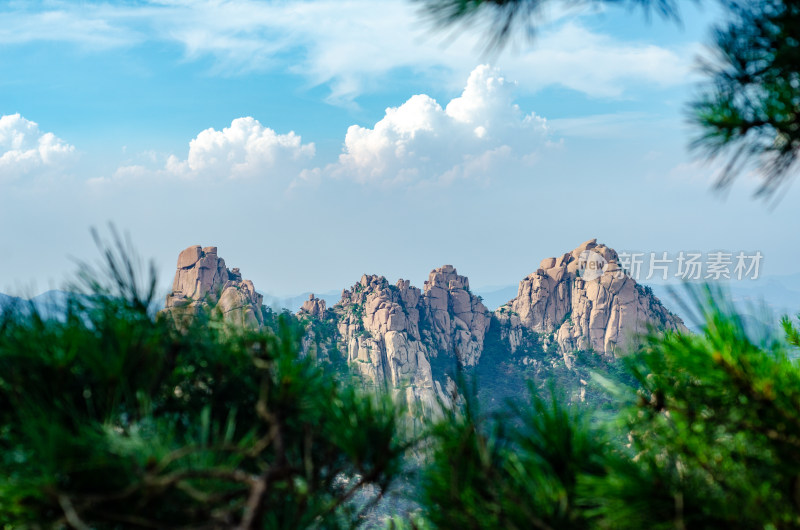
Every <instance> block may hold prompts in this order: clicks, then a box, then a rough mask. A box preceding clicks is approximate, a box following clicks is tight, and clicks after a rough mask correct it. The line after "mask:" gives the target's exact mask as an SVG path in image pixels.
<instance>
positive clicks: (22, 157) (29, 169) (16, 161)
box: [0, 114, 75, 179]
mask: <svg viewBox="0 0 800 530" xmlns="http://www.w3.org/2000/svg"><path fill="white" fill-rule="evenodd" d="M74 155H75V147H74V146H72V145H69V144H68V143H66V142H64V141H63V140H61V139H60V138H57V137H56V136H55V135H54V134H53V133H50V132H47V133H43V132H41V131H40V130H39V125H38V124H36V123H35V122H32V121H30V120H26V119H25V118H23V117H22V116H20V115H19V114H9V115H6V116H0V179H14V178H19V177H22V176H26V175H38V174H41V173H47V172H51V171H54V170H57V169H61V168H62V167H63V165H64V164H66V163H68V162H69V161H71V159H72V158H73V157H74Z"/></svg>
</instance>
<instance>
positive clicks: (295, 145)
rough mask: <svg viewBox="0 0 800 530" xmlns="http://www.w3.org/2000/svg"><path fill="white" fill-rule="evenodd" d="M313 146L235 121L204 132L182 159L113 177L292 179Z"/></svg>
mask: <svg viewBox="0 0 800 530" xmlns="http://www.w3.org/2000/svg"><path fill="white" fill-rule="evenodd" d="M314 151H315V148H314V144H313V143H307V144H304V143H303V142H302V138H301V137H300V136H299V135H297V134H295V133H294V132H289V133H288V134H278V133H276V132H275V131H274V130H272V129H270V128H269V127H265V126H263V125H262V124H261V123H260V122H259V121H258V120H256V119H255V118H252V117H244V118H236V119H235V120H233V121H232V122H231V125H230V127H225V128H224V129H222V130H221V131H218V130H216V129H213V128H209V129H206V130H205V131H202V132H201V133H200V134H198V135H197V137H195V138H194V139H192V140H191V141H190V142H189V154H188V156H187V157H186V159H180V158H178V157H177V156H175V155H170V156H169V157H168V158H167V161H166V163H165V165H164V167H163V168H160V169H157V170H150V169H148V168H146V167H144V166H125V167H121V168H119V169H118V170H117V172H116V174H115V177H117V178H124V177H135V176H144V175H150V174H157V175H161V176H171V177H181V178H188V179H194V178H206V179H227V178H253V177H265V178H269V177H274V176H276V175H278V176H279V177H281V178H286V177H288V178H289V179H291V178H293V177H294V176H295V175H297V173H298V172H299V171H300V169H301V168H303V167H305V166H306V165H307V163H308V161H309V160H311V159H312V158H313V157H314Z"/></svg>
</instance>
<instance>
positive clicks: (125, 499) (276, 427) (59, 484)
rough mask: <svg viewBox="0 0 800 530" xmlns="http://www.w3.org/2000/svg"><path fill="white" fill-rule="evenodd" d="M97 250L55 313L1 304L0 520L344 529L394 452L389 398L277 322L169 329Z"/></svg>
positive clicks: (117, 257)
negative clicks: (350, 377)
mask: <svg viewBox="0 0 800 530" xmlns="http://www.w3.org/2000/svg"><path fill="white" fill-rule="evenodd" d="M118 241H119V240H118ZM107 248H108V249H109V250H107V251H106V253H105V258H106V264H105V265H104V266H103V267H101V268H99V269H97V268H92V267H85V268H84V269H83V273H82V274H81V277H80V278H81V284H82V286H83V287H85V288H86V291H85V292H84V294H83V295H81V296H75V297H73V298H71V299H70V300H69V301H68V302H67V305H66V307H65V308H64V311H63V314H62V316H61V318H50V319H45V318H42V316H41V315H40V314H39V313H38V312H37V310H36V309H35V308H34V307H15V308H11V309H9V310H7V311H6V312H5V313H4V314H3V316H2V320H1V321H0V523H2V524H4V525H5V526H6V527H8V528H42V527H54V528H65V527H71V528H80V529H86V528H234V527H236V528H243V529H245V528H305V527H318V528H335V527H343V528H349V527H352V526H354V525H355V524H357V522H358V520H359V516H360V512H361V511H362V509H365V508H368V507H369V503H370V502H372V501H374V500H376V499H377V498H378V496H379V495H380V493H381V492H382V491H383V490H384V489H385V488H386V487H387V486H388V485H389V484H390V483H391V481H392V480H393V479H394V477H396V476H397V473H398V470H399V465H400V463H401V456H402V455H403V453H404V451H405V448H404V447H403V446H401V445H399V444H400V443H402V442H401V441H402V440H403V437H402V436H401V434H400V432H399V427H400V424H399V423H398V418H399V417H400V415H399V414H398V411H396V410H395V407H394V405H393V404H392V402H391V400H390V399H389V398H388V397H386V398H381V397H377V396H364V395H362V394H361V393H360V392H358V391H357V390H356V389H354V388H351V387H349V386H347V385H344V384H341V383H340V382H339V381H338V380H337V379H336V378H334V377H330V376H329V375H328V374H326V373H325V372H324V371H323V370H322V369H321V368H320V367H318V366H316V364H315V363H314V362H313V361H312V360H311V359H308V358H301V357H300V356H299V355H298V349H297V348H298V344H299V336H300V335H299V333H300V332H299V330H298V329H296V326H293V325H292V323H291V322H290V321H289V320H287V319H286V318H285V317H283V316H278V317H274V318H273V320H272V322H271V329H268V330H265V331H263V332H255V331H244V330H240V329H233V328H227V327H226V326H225V325H224V324H223V323H222V321H221V320H219V319H215V318H210V319H203V318H198V319H196V320H195V321H194V323H193V324H192V325H191V327H189V328H188V329H184V330H182V331H179V330H177V329H175V327H174V325H173V323H172V322H171V320H170V319H168V318H163V317H158V316H156V315H155V314H154V311H153V310H152V308H153V307H154V300H153V298H152V297H153V293H154V292H155V289H154V288H153V287H154V285H155V282H154V280H153V279H152V277H150V278H148V279H147V280H148V281H144V282H143V281H141V275H140V274H139V273H138V268H137V267H134V266H132V265H131V264H132V263H133V261H132V260H131V259H130V258H129V257H128V256H129V254H128V253H127V251H126V250H125V249H124V248H123V246H119V245H118V246H117V247H116V248H115V247H113V246H111V247H107ZM367 486H371V488H370V489H367ZM364 491H366V492H367V493H370V494H369V495H366V496H365V495H364V494H362V493H363V492H364ZM356 494H361V495H360V498H361V499H362V501H363V502H362V506H359V505H357V503H354V502H352V499H353V497H354V495H356Z"/></svg>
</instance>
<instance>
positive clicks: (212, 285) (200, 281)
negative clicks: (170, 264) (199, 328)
mask: <svg viewBox="0 0 800 530" xmlns="http://www.w3.org/2000/svg"><path fill="white" fill-rule="evenodd" d="M262 302H263V297H262V296H261V295H260V294H258V293H257V292H256V289H255V287H254V286H253V282H251V281H250V280H243V279H242V275H241V273H240V272H239V269H233V270H229V269H228V268H227V267H226V266H225V260H223V259H222V258H220V257H218V256H217V247H205V248H201V247H200V245H194V246H191V247H189V248H187V249H185V250H184V251H183V252H181V253H180V255H179V256H178V269H177V271H176V272H175V280H174V281H173V283H172V292H171V293H170V294H168V295H167V301H166V304H165V307H164V311H165V312H167V313H168V314H170V315H171V316H172V317H173V318H175V319H185V318H191V317H193V316H195V315H197V314H198V313H200V312H201V311H212V310H217V311H220V312H221V313H222V315H223V318H225V319H226V320H228V321H231V322H233V323H236V324H240V325H244V326H249V327H253V328H257V327H260V326H261V325H262V324H263V323H264V317H263V314H262V312H261V305H262Z"/></svg>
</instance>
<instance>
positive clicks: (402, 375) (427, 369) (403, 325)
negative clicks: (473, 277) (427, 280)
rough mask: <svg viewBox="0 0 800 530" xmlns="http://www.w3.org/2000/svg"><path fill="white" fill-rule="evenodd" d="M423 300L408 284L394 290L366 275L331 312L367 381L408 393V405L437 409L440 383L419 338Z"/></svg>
mask: <svg viewBox="0 0 800 530" xmlns="http://www.w3.org/2000/svg"><path fill="white" fill-rule="evenodd" d="M420 295H421V293H420V290H419V289H417V288H416V287H413V286H411V284H410V282H409V281H407V280H402V279H401V280H398V281H397V284H395V285H392V284H390V283H389V282H388V281H387V280H386V278H384V277H383V276H373V275H366V274H365V275H364V276H362V277H361V280H360V281H359V282H358V283H357V284H355V285H353V287H351V288H350V289H345V290H344V291H342V299H341V301H339V303H337V304H336V305H335V306H334V307H333V308H332V311H333V313H334V315H335V316H334V318H335V319H336V324H337V329H338V334H339V343H340V347H341V350H342V351H343V352H344V353H345V356H346V358H347V360H348V362H349V363H350V366H351V367H353V368H354V369H355V370H356V371H357V372H358V373H359V374H361V376H362V378H363V379H364V380H365V381H367V382H369V383H371V384H372V385H375V386H377V387H387V388H390V389H394V390H395V391H396V392H402V393H404V394H405V399H406V401H407V402H408V403H409V405H413V404H414V403H417V402H419V403H421V404H422V406H423V407H426V408H432V407H434V406H435V401H436V398H435V396H436V393H435V392H436V384H435V383H434V380H433V376H432V373H431V366H430V362H429V360H428V359H429V358H430V352H429V350H428V348H427V346H426V345H425V344H424V343H423V342H422V340H421V336H420V328H419V302H420Z"/></svg>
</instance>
